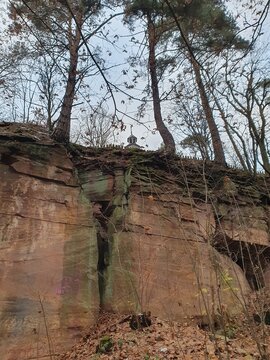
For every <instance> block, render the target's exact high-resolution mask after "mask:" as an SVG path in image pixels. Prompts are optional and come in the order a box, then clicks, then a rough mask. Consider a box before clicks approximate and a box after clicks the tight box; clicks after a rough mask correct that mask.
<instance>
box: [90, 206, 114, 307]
mask: <svg viewBox="0 0 270 360" xmlns="http://www.w3.org/2000/svg"><path fill="white" fill-rule="evenodd" d="M113 209H114V206H112V205H110V202H109V201H99V202H95V203H94V204H93V215H94V217H95V219H96V229H97V246H98V264H97V271H98V286H99V295H100V307H101V308H102V306H103V298H104V292H105V286H106V269H107V267H108V265H109V241H110V239H109V234H108V222H109V218H110V216H111V214H112V212H113Z"/></svg>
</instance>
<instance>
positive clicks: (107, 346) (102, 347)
mask: <svg viewBox="0 0 270 360" xmlns="http://www.w3.org/2000/svg"><path fill="white" fill-rule="evenodd" d="M113 346H114V343H113V340H112V338H111V336H109V335H104V336H103V337H102V338H101V339H100V341H99V344H98V345H97V349H96V353H99V354H107V353H109V352H111V350H112V348H113Z"/></svg>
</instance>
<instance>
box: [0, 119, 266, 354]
mask: <svg viewBox="0 0 270 360" xmlns="http://www.w3.org/2000/svg"><path fill="white" fill-rule="evenodd" d="M0 154H1V160H0V174H1V184H0V192H1V203H0V211H1V221H0V260H1V261H0V273H1V278H0V282H1V285H0V289H1V292H0V304H1V306H0V319H1V321H0V338H1V340H0V356H1V359H8V360H10V359H30V358H33V357H35V356H36V357H37V356H43V357H44V358H46V357H48V358H50V357H51V354H53V353H58V352H59V351H62V350H64V349H67V348H68V347H70V346H71V345H72V344H73V343H74V341H75V339H76V337H77V336H78V335H80V334H82V333H83V332H84V330H86V329H87V328H88V327H89V326H91V325H93V324H95V322H96V319H97V315H98V312H99V311H100V308H102V309H106V310H112V311H119V312H123V313H126V312H129V313H130V312H138V311H144V310H150V311H151V312H152V313H153V314H154V315H158V316H160V317H163V318H167V319H177V320H185V321H187V319H188V318H189V319H190V321H194V319H195V320H196V319H198V318H201V317H206V318H209V319H210V318H211V317H213V316H214V314H217V313H219V312H220V311H226V313H228V314H233V313H235V312H239V311H241V310H242V308H243V306H244V304H245V298H246V295H247V294H248V293H249V292H251V291H254V290H257V289H258V288H262V287H267V286H269V281H270V280H269V277H270V270H269V267H268V260H269V224H270V211H269V209H270V206H269V204H270V198H269V187H270V183H269V179H267V178H265V177H263V176H259V177H258V178H257V179H253V178H251V177H250V176H249V175H248V174H245V173H243V172H240V171H236V170H230V169H225V168H222V167H218V166H217V165H215V164H214V163H211V162H209V163H205V162H201V161H195V160H186V159H180V158H178V157H168V156H166V154H163V153H157V152H143V151H133V152H132V151H127V150H123V149H85V148H81V147H78V146H71V147H69V148H65V147H64V146H62V145H58V144H55V143H53V142H52V141H51V140H50V139H49V137H48V136H47V135H46V133H44V131H43V130H42V129H41V128H39V127H35V126H32V127H29V126H24V125H21V126H18V125H16V126H15V125H3V126H1V128H0Z"/></svg>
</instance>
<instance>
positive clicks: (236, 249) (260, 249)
mask: <svg viewBox="0 0 270 360" xmlns="http://www.w3.org/2000/svg"><path fill="white" fill-rule="evenodd" d="M213 245H214V247H215V249H216V250H217V251H219V252H220V253H221V254H224V255H227V256H228V257H230V258H231V259H232V260H233V261H234V262H235V263H236V264H237V265H238V266H240V267H241V269H242V270H243V272H244V274H245V276H246V279H247V281H248V283H249V285H250V287H251V288H252V289H253V290H259V289H261V288H263V287H264V286H265V282H264V272H265V269H266V268H267V266H268V264H269V261H270V248H269V247H267V246H263V245H258V244H250V243H247V242H243V241H239V240H232V239H230V238H229V237H227V236H225V234H221V233H218V234H216V235H215V237H214V243H213Z"/></svg>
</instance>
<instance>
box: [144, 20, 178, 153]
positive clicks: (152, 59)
mask: <svg viewBox="0 0 270 360" xmlns="http://www.w3.org/2000/svg"><path fill="white" fill-rule="evenodd" d="M147 22H148V29H147V30H148V43H149V58H148V61H149V72H150V77H151V89H152V97H153V108H154V117H155V122H156V126H157V130H158V131H159V133H160V136H161V137H162V140H163V143H164V146H165V150H166V151H169V152H175V142H174V138H173V136H172V134H171V133H170V131H169V130H168V128H167V127H166V125H165V124H164V121H163V119H162V115H161V107H160V96H159V88H158V79H157V63H156V52H155V47H156V41H157V39H156V31H155V25H154V23H153V20H152V18H151V15H150V14H149V13H148V14H147Z"/></svg>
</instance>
